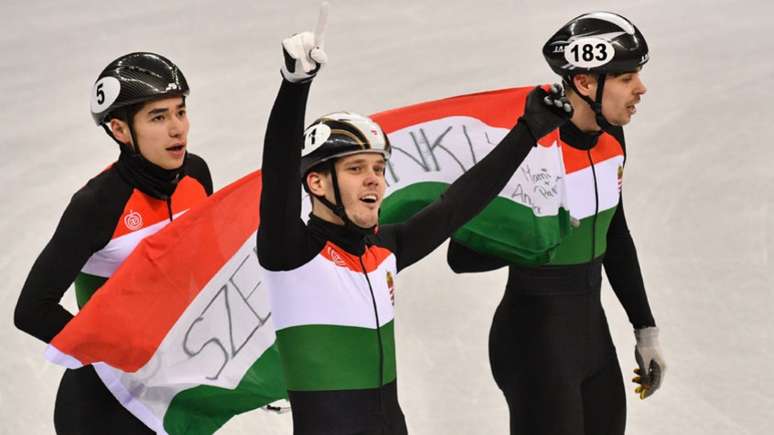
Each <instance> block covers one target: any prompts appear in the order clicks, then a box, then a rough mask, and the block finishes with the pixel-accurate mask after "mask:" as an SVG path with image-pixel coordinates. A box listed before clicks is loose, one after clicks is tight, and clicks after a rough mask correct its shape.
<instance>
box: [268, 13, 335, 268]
mask: <svg viewBox="0 0 774 435" xmlns="http://www.w3.org/2000/svg"><path fill="white" fill-rule="evenodd" d="M323 9H325V10H323ZM323 9H321V12H320V21H319V22H318V29H317V33H314V34H313V33H311V32H304V33H299V34H296V35H293V36H292V37H290V38H287V39H285V40H284V41H283V42H282V51H283V55H284V58H285V62H284V64H283V66H282V77H283V80H282V85H281V86H280V90H279V94H278V95H277V99H276V100H275V101H274V106H273V107H272V110H271V114H270V115H269V122H268V126H267V128H266V136H265V138H264V146H263V165H262V166H263V169H262V171H263V188H262V193H261V203H260V215H261V223H260V227H259V229H258V260H259V261H260V263H261V265H262V266H263V267H266V268H268V269H271V270H283V269H286V268H289V267H294V266H295V264H293V263H294V262H295V258H294V256H295V255H297V254H298V253H299V252H303V251H304V249H303V247H304V244H305V243H306V240H307V238H306V228H305V225H304V223H303V221H302V220H301V174H300V171H301V147H302V144H303V133H304V114H305V112H306V102H307V98H308V96H309V86H310V84H311V81H312V79H313V78H314V76H315V74H317V72H318V71H319V69H320V67H321V66H322V65H323V64H324V63H325V60H326V59H325V53H324V51H322V46H321V45H322V34H323V32H324V29H325V19H326V16H327V5H325V4H324V5H323Z"/></svg>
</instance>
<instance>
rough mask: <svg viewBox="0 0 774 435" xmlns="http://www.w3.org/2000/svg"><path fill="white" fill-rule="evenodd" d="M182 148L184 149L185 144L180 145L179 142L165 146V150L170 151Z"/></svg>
mask: <svg viewBox="0 0 774 435" xmlns="http://www.w3.org/2000/svg"><path fill="white" fill-rule="evenodd" d="M183 149H185V145H181V144H178V145H172V146H171V147H167V148H166V150H167V151H172V152H175V151H182V150H183Z"/></svg>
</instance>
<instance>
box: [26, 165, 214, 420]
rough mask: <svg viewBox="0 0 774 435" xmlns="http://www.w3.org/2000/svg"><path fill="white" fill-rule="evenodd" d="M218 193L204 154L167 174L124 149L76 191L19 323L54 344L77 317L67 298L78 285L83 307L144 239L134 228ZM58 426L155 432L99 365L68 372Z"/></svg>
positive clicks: (40, 262) (39, 263)
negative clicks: (122, 400) (67, 306)
mask: <svg viewBox="0 0 774 435" xmlns="http://www.w3.org/2000/svg"><path fill="white" fill-rule="evenodd" d="M211 193H212V179H211V177H210V172H209V169H208V168H207V164H206V163H205V162H204V160H202V159H201V158H200V157H198V156H196V155H193V154H188V155H187V156H186V159H185V163H184V164H183V167H182V168H181V169H180V170H175V171H165V170H161V168H158V167H155V166H151V165H150V163H148V162H147V161H145V160H142V159H138V158H137V156H136V155H130V154H128V153H122V154H121V156H120V157H119V160H118V161H117V162H116V163H115V164H113V165H112V166H111V167H110V168H108V169H106V170H105V171H104V172H102V173H100V174H99V175H97V176H96V177H94V178H92V179H91V180H90V181H89V182H88V183H87V184H86V186H84V187H83V188H81V189H80V190H79V191H78V192H76V193H75V195H73V197H72V199H71V201H70V204H69V205H68V206H67V209H66V210H65V212H64V214H63V215H62V218H61V219H60V221H59V225H58V226H57V228H56V231H55V232H54V235H53V236H52V238H51V240H50V241H49V242H48V244H47V245H46V247H45V248H44V249H43V251H42V252H41V253H40V255H39V256H38V258H37V260H36V261H35V264H34V265H33V266H32V269H31V270H30V273H29V275H28V277H27V280H26V282H25V283H24V287H23V288H22V291H21V294H20V295H19V300H18V302H17V305H16V311H15V315H14V322H15V324H16V327H17V328H19V329H21V330H23V331H25V332H27V333H29V334H31V335H33V336H35V337H37V338H39V339H40V340H43V341H44V342H46V343H48V342H50V341H51V339H53V338H54V336H56V335H57V334H58V333H59V332H60V331H61V330H62V329H63V328H64V327H65V325H66V324H67V322H69V321H70V319H71V318H72V317H73V315H72V314H71V313H69V312H68V311H67V310H66V309H65V308H64V307H62V306H61V305H60V303H59V302H60V300H61V299H62V296H63V295H64V293H65V291H66V290H67V289H68V288H69V287H70V285H71V284H73V283H74V284H75V291H76V297H77V300H78V306H79V307H80V308H82V307H83V305H84V304H85V303H86V302H87V301H88V299H89V298H90V296H91V295H92V294H93V293H94V292H95V291H96V290H97V289H98V288H99V287H100V286H101V285H102V284H103V283H104V282H105V281H106V280H107V278H108V277H109V276H110V274H111V273H112V271H113V270H114V268H115V267H117V266H118V265H120V263H121V262H123V260H124V259H125V257H126V255H128V254H129V252H131V250H132V249H133V247H134V245H136V243H139V240H134V239H135V238H134V237H132V234H131V233H135V232H139V231H145V232H146V233H147V234H143V237H147V235H150V233H151V232H155V231H157V230H158V227H159V226H163V222H169V221H171V220H172V218H173V216H174V215H177V214H179V213H181V212H183V211H185V210H187V209H188V208H190V207H191V206H192V205H193V204H195V203H197V202H199V201H201V200H203V199H204V198H206V196H208V195H210V194H211ZM158 223H161V225H157V226H156V227H151V228H148V227H150V226H151V225H153V224H158ZM127 236H128V237H127ZM128 240H131V242H127V241H128ZM54 427H55V428H56V432H57V433H58V434H78V435H88V434H95V435H96V434H100V435H103V434H143V433H152V431H151V430H150V429H148V428H147V427H146V426H145V425H144V424H143V423H142V422H141V421H140V420H138V419H137V418H135V417H134V416H133V415H132V414H131V413H129V411H127V410H126V409H125V408H124V407H123V406H122V405H121V404H120V403H119V402H118V400H116V399H115V397H113V395H112V394H111V393H110V391H109V390H108V389H107V388H106V387H105V385H104V384H103V383H102V381H101V380H100V379H99V377H98V376H97V374H96V372H95V370H94V368H93V367H92V366H91V365H88V366H85V367H82V368H80V369H76V370H69V369H68V370H65V373H64V375H63V376H62V381H61V383H60V385H59V391H58V393H57V397H56V405H55V408H54Z"/></svg>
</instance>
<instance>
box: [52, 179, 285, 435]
mask: <svg viewBox="0 0 774 435" xmlns="http://www.w3.org/2000/svg"><path fill="white" fill-rule="evenodd" d="M260 191H261V179H260V172H255V173H252V174H250V175H248V176H246V177H244V178H242V179H241V180H239V181H237V182H235V183H233V184H231V185H229V186H228V187H226V188H224V189H222V190H220V191H218V192H217V193H215V194H214V195H213V196H212V197H211V198H210V199H209V200H207V201H205V202H203V203H201V204H199V205H198V206H197V207H194V208H193V209H191V210H189V211H188V212H187V213H185V214H184V215H182V216H181V217H180V218H178V219H176V220H175V221H174V222H173V223H172V224H170V225H168V226H167V227H165V228H164V229H163V230H161V231H159V232H158V233H156V234H154V235H152V236H150V237H148V238H146V239H144V240H143V241H142V242H141V243H140V244H139V245H138V246H137V248H135V250H134V251H133V252H132V254H131V255H130V256H129V258H127V260H126V261H125V262H124V264H123V265H122V266H121V267H120V268H119V269H118V270H117V271H116V272H115V274H114V275H113V276H112V277H111V278H110V279H109V280H108V281H107V282H106V283H105V284H104V285H103V286H102V287H101V288H100V289H99V291H97V292H96V293H95V294H94V296H92V298H91V299H90V300H89V303H88V304H86V306H85V307H84V308H83V310H81V312H80V313H78V315H77V316H75V317H74V318H73V319H72V321H70V322H69V323H68V324H67V326H66V327H65V329H64V330H63V331H62V332H61V333H59V334H58V335H57V336H56V337H54V339H53V340H52V341H51V343H50V345H49V346H48V348H47V350H46V356H47V358H48V359H49V360H51V361H53V362H56V363H58V364H61V365H64V366H66V367H69V368H77V367H81V366H83V365H86V364H93V365H94V367H95V369H96V371H97V373H98V374H99V376H100V378H101V379H102V380H103V382H104V383H105V385H107V387H108V388H109V389H110V390H111V392H112V393H113V394H114V395H115V396H116V398H118V400H119V401H120V402H121V403H122V404H123V405H124V406H125V407H126V408H127V409H129V410H130V411H131V412H132V413H133V414H134V415H136V416H137V417H138V418H139V419H140V420H142V421H143V422H144V423H145V424H146V425H147V426H148V427H150V428H151V429H154V430H155V431H157V432H159V433H170V434H182V433H185V434H210V433H213V432H215V430H217V429H218V428H219V427H221V426H222V425H223V424H224V423H225V422H226V421H227V420H228V419H229V418H231V417H232V416H234V415H236V414H239V413H241V412H245V411H248V410H251V409H255V408H257V407H260V406H263V405H266V404H268V403H270V402H273V401H275V400H278V399H281V398H285V397H286V396H287V392H286V387H285V383H284V376H283V373H282V367H281V365H280V360H279V353H278V351H277V347H276V345H275V333H274V327H273V326H272V322H271V311H270V309H269V304H268V299H267V292H266V289H265V288H263V287H262V286H261V276H260V269H259V265H258V260H257V257H256V253H255V251H256V237H255V235H256V231H257V228H258V220H259V218H258V198H259V195H260Z"/></svg>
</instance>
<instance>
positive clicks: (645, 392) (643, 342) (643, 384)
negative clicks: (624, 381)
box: [632, 326, 667, 399]
mask: <svg viewBox="0 0 774 435" xmlns="http://www.w3.org/2000/svg"><path fill="white" fill-rule="evenodd" d="M634 338H635V339H637V345H636V346H635V347H634V358H635V359H636V360H637V365H638V366H639V368H637V369H634V373H635V374H636V375H637V376H636V377H635V378H634V379H632V381H633V382H635V383H637V384H640V385H639V386H638V387H637V388H636V389H635V390H634V392H635V393H638V394H639V395H640V399H646V398H648V397H650V396H651V395H652V394H653V393H655V392H656V390H658V389H659V387H661V382H662V381H663V380H664V373H665V372H666V368H667V366H666V362H665V361H664V358H663V357H662V356H661V345H659V342H658V328H657V327H655V326H652V327H648V328H640V329H635V330H634Z"/></svg>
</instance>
